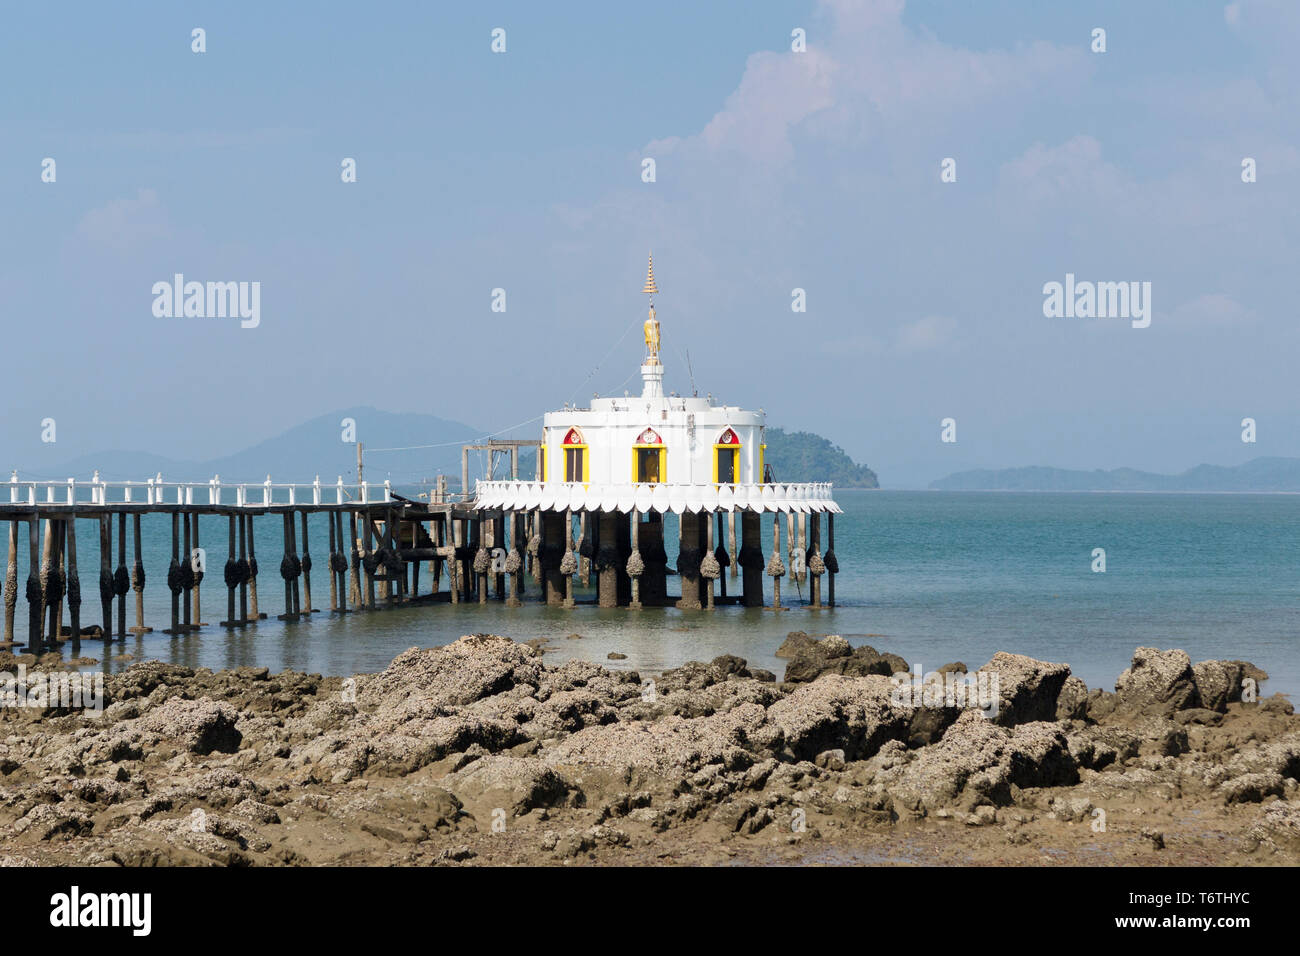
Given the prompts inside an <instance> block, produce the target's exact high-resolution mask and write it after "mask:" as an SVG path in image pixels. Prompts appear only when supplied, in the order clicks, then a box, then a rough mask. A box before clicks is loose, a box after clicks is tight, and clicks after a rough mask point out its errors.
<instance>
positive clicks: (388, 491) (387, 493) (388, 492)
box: [384, 478, 393, 501]
mask: <svg viewBox="0 0 1300 956" xmlns="http://www.w3.org/2000/svg"><path fill="white" fill-rule="evenodd" d="M392 491H393V486H392V485H391V484H390V483H389V481H388V479H387V478H385V479H384V500H385V501H392V500H393V497H392Z"/></svg>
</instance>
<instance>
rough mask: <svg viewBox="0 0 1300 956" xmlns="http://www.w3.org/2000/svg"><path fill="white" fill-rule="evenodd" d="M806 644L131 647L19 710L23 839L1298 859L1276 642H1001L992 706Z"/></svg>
mask: <svg viewBox="0 0 1300 956" xmlns="http://www.w3.org/2000/svg"><path fill="white" fill-rule="evenodd" d="M781 656H783V657H785V658H787V661H788V663H787V666H786V672H785V674H784V675H783V676H782V679H780V680H778V679H777V677H776V676H775V675H774V674H771V673H769V672H765V671H762V670H758V669H751V668H749V666H748V665H747V664H746V662H745V661H743V660H742V659H740V658H738V657H732V656H723V657H719V658H716V659H714V660H712V661H710V662H707V663H689V664H686V665H684V666H682V667H680V668H676V669H674V670H671V671H667V672H665V673H663V674H660V675H655V676H654V677H653V678H651V677H646V678H642V676H641V675H639V674H636V673H630V672H611V671H608V670H606V669H604V668H602V667H600V666H598V665H596V664H593V663H589V662H584V661H578V660H571V661H568V662H566V663H564V664H562V665H559V666H551V665H548V664H546V662H545V660H544V655H543V654H542V653H541V651H540V650H539V649H538V648H536V647H533V646H530V645H527V644H520V643H516V642H514V641H512V640H510V639H508V638H505V637H498V636H492V635H471V636H467V637H464V638H462V639H460V640H459V641H456V642H455V643H453V644H449V645H446V646H443V647H437V648H431V649H418V648H412V649H410V650H408V651H406V652H404V653H402V654H400V655H399V656H398V657H397V658H396V659H394V660H393V662H392V663H391V664H390V665H389V666H388V667H387V668H386V669H385V670H384V671H382V672H380V673H377V674H370V675H360V676H358V677H356V678H350V679H340V678H322V677H321V676H320V675H315V674H303V673H296V672H289V671H286V672H282V673H278V674H273V673H269V672H268V671H267V670H266V669H264V668H237V669H233V670H223V671H215V672H214V671H210V670H205V669H197V670H195V669H190V668H186V667H181V666H177V665H171V664H162V663H159V662H156V661H146V662H142V663H138V664H134V665H132V666H131V667H129V668H128V669H127V670H126V671H124V672H123V673H121V674H117V675H112V676H110V677H108V678H107V679H106V680H105V686H104V697H105V700H104V703H105V706H104V708H103V711H102V713H100V714H98V715H93V714H88V713H85V712H84V711H78V710H72V709H59V708H58V707H50V706H46V707H5V708H3V709H0V863H3V864H6V865H31V864H73V865H106V866H114V865H122V866H136V865H158V864H164V865H320V864H342V865H375V866H379V865H382V866H391V865H414V866H423V865H507V864H510V865H518V864H539V865H697V864H702V865H861V864H869V865H903V866H905V865H915V864H934V863H939V864H953V865H984V864H1012V865H1018V864H1024V865H1036V866H1037V865H1056V864H1060V865H1066V864H1075V865H1099V866H1110V865H1115V864H1144V865H1160V864H1182V865H1197V864H1200V863H1205V864H1210V863H1213V864H1216V865H1223V864H1229V865H1287V866H1294V865H1296V864H1297V863H1298V862H1300V792H1298V788H1300V783H1298V782H1297V780H1298V777H1300V719H1298V718H1297V717H1296V716H1295V715H1294V713H1293V710H1292V707H1291V705H1290V703H1289V702H1288V701H1286V700H1285V699H1284V698H1282V697H1280V696H1274V697H1268V698H1263V699H1251V698H1252V696H1253V695H1252V694H1251V693H1250V689H1251V687H1252V686H1253V684H1254V682H1256V681H1262V679H1263V677H1264V675H1263V672H1262V671H1260V670H1259V668H1257V667H1255V666H1254V665H1253V664H1250V663H1247V662H1244V661H1203V662H1199V663H1196V664H1193V663H1192V662H1191V661H1190V660H1189V659H1188V657H1187V655H1186V654H1185V653H1183V652H1182V651H1178V650H1159V649H1154V648H1139V649H1138V650H1137V652H1136V653H1135V655H1134V658H1133V663H1132V665H1131V666H1130V667H1129V668H1128V669H1127V670H1125V671H1124V672H1123V673H1122V674H1121V675H1119V678H1118V679H1117V681H1116V684H1115V689H1114V690H1102V689H1096V688H1094V689H1089V688H1087V687H1086V686H1084V685H1083V683H1082V682H1081V681H1079V680H1078V679H1077V678H1075V677H1072V676H1071V675H1070V672H1069V667H1068V665H1066V664H1061V663H1051V662H1044V661H1037V660H1033V659H1031V658H1028V657H1024V656H1021V655H1016V654H1012V653H1005V652H1001V653H999V654H997V655H995V656H994V657H993V659H992V660H990V661H989V662H988V663H986V664H984V665H983V666H982V667H980V668H978V669H977V670H975V671H972V672H971V673H970V675H968V676H970V677H972V678H974V677H975V676H977V675H982V676H983V678H990V677H992V676H993V675H996V681H995V682H993V684H992V685H990V684H989V683H988V682H987V681H986V682H985V684H984V686H986V687H987V686H994V687H995V688H996V693H997V700H996V707H994V708H992V709H991V710H986V711H981V710H978V709H975V708H972V707H969V706H956V705H951V704H950V703H949V701H948V700H947V699H946V698H945V697H944V696H943V695H942V694H936V695H931V696H923V697H920V698H917V699H908V700H903V701H900V698H899V684H900V680H899V678H898V677H895V676H894V675H896V674H898V673H900V672H902V671H904V670H906V662H905V661H903V660H902V659H901V658H898V657H897V656H896V655H890V654H880V653H878V652H877V651H875V650H874V649H872V648H871V647H869V646H860V647H857V648H853V647H851V646H850V645H849V643H848V642H847V641H845V640H844V639H843V638H841V637H838V636H830V637H826V638H824V639H821V640H818V639H815V638H812V637H809V636H808V635H804V634H801V633H799V632H795V633H793V634H791V635H790V638H789V639H788V640H787V642H786V644H785V645H784V646H783V647H782V651H781ZM17 663H19V661H18V660H17V659H6V660H0V670H5V669H8V670H10V671H12V670H13V669H14V667H15V666H16V664H17ZM25 663H26V664H27V665H28V666H29V667H33V666H35V665H37V664H39V663H42V662H39V661H30V662H25ZM943 672H944V673H949V674H965V672H966V666H965V664H963V663H961V662H953V663H952V664H950V665H946V668H945V669H943ZM974 683H976V682H975V681H974V680H972V684H974ZM1243 689H1244V690H1245V699H1243Z"/></svg>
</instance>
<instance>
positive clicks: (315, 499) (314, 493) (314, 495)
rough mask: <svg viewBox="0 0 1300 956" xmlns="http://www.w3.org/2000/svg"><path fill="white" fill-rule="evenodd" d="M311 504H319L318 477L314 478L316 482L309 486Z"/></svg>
mask: <svg viewBox="0 0 1300 956" xmlns="http://www.w3.org/2000/svg"><path fill="white" fill-rule="evenodd" d="M311 503H312V504H314V505H318V504H320V475H317V476H316V480H315V482H313V483H312V486H311Z"/></svg>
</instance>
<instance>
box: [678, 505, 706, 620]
mask: <svg viewBox="0 0 1300 956" xmlns="http://www.w3.org/2000/svg"><path fill="white" fill-rule="evenodd" d="M700 559H701V555H700V516H699V515H698V514H695V513H694V512H691V511H683V512H682V513H681V514H680V515H678V516H677V580H678V582H679V583H680V584H681V596H680V597H679V598H678V599H677V606H678V607H679V608H682V609H683V610H691V611H698V610H699V609H700V607H701V602H700V590H701V589H700Z"/></svg>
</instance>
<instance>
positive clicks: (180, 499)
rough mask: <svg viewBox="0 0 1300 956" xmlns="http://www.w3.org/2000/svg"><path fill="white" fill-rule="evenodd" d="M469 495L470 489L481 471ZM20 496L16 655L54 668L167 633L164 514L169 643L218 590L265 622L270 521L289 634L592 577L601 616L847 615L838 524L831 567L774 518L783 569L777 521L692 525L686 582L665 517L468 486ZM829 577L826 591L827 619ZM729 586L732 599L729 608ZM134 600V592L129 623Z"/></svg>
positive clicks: (11, 573)
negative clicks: (214, 526)
mask: <svg viewBox="0 0 1300 956" xmlns="http://www.w3.org/2000/svg"><path fill="white" fill-rule="evenodd" d="M503 444H506V443H503ZM515 444H516V445H518V444H525V443H515ZM529 444H531V443H529ZM471 447H476V446H471ZM510 457H511V471H512V476H513V477H514V478H516V479H517V477H518V448H517V447H515V448H512V449H510ZM488 477H489V479H490V478H491V475H490V474H489V476H488ZM463 481H464V482H465V483H466V484H468V473H467V472H466V474H465V475H464V476H463ZM4 488H5V486H4V485H3V484H0V489H4ZM7 490H8V495H7V496H6V495H5V494H4V491H3V490H0V521H3V522H7V524H8V536H7V544H8V549H7V563H6V566H5V582H4V631H3V634H0V646H2V647H7V648H16V647H20V646H21V647H25V649H26V650H27V651H29V652H32V653H38V654H39V653H42V652H44V651H47V650H52V649H55V648H56V647H58V646H60V645H61V644H63V643H64V642H65V641H70V642H71V646H72V649H73V651H74V653H79V647H80V642H81V640H83V639H98V640H103V641H112V640H114V639H117V640H124V639H125V637H126V635H127V634H128V633H131V634H136V635H139V634H145V633H149V632H150V631H152V630H153V625H151V624H147V623H146V621H145V602H144V589H145V587H146V584H147V583H149V582H147V580H146V573H145V556H144V554H143V553H142V550H141V549H142V538H141V519H142V517H143V516H144V515H151V514H152V515H169V516H170V518H171V546H170V556H169V563H168V565H167V573H166V576H165V579H164V580H163V581H161V582H159V583H160V584H162V585H163V586H165V587H166V588H167V589H168V590H169V591H170V592H171V614H170V620H169V621H166V622H164V623H165V625H166V626H164V627H163V628H162V629H161V630H162V632H163V633H166V634H171V635H180V634H186V633H190V632H193V631H196V630H198V629H200V628H203V627H209V626H212V625H210V624H205V623H204V614H205V612H204V609H203V604H202V600H201V596H202V592H203V591H204V590H205V589H206V590H207V592H208V593H209V594H211V593H212V591H213V590H214V588H215V589H216V590H217V591H219V592H220V591H224V592H225V593H224V598H225V601H224V608H221V615H220V618H219V623H218V624H217V625H216V626H218V627H223V628H244V627H247V626H249V625H250V624H256V622H258V621H259V620H262V619H265V618H266V617H267V615H268V613H270V611H269V610H268V609H267V608H268V600H267V598H268V596H269V595H270V594H271V593H276V592H278V590H279V589H277V588H270V589H268V588H267V586H266V584H267V582H266V577H267V574H266V571H267V570H268V567H264V566H262V565H259V563H258V562H259V555H258V554H257V552H256V547H255V538H254V534H253V531H254V521H255V519H259V518H260V519H262V522H265V521H266V520H274V517H273V516H278V518H279V520H280V522H281V524H282V532H281V535H280V538H281V540H282V541H283V551H282V552H281V553H279V554H270V555H268V554H262V555H260V558H261V560H262V561H263V562H266V565H267V566H269V568H276V565H275V559H276V558H277V557H278V558H279V564H278V575H279V578H280V580H281V583H282V585H283V595H284V597H283V601H282V602H280V601H276V602H275V603H276V604H278V605H279V608H278V609H279V610H280V611H281V613H278V614H277V615H276V616H277V617H278V618H279V619H280V620H284V621H296V620H299V619H302V618H305V617H308V616H310V615H313V614H319V613H323V611H322V610H320V609H317V608H316V607H315V604H317V603H320V604H322V605H324V604H325V601H323V600H321V598H322V597H323V596H324V591H325V590H327V591H328V604H327V606H326V608H325V609H324V612H327V613H329V614H346V613H349V612H353V611H372V610H380V609H383V608H387V607H392V606H397V605H409V604H413V603H428V604H432V603H451V604H460V603H466V602H470V603H479V604H483V603H486V602H488V601H489V600H492V601H501V602H504V603H505V604H506V605H507V606H511V607H518V606H521V605H522V604H523V603H524V602H525V601H526V600H528V599H529V598H532V599H533V600H537V601H543V602H545V603H548V604H552V605H557V606H561V607H573V606H574V605H575V601H574V580H573V579H574V577H575V576H577V577H579V579H580V580H581V581H582V583H583V584H587V583H589V580H590V578H591V576H593V575H594V576H595V577H596V579H597V585H596V593H597V599H596V603H597V604H599V605H600V606H602V607H616V606H622V607H629V608H641V607H652V606H665V605H668V604H675V606H677V607H681V608H689V609H694V608H708V609H712V608H714V607H715V606H717V605H719V604H742V605H745V606H753V607H762V606H765V605H764V598H763V581H762V579H763V577H764V576H769V577H772V579H773V601H772V604H771V605H768V606H770V607H772V608H774V609H781V608H783V607H784V605H782V603H781V600H782V598H781V581H782V578H783V577H787V576H788V578H789V584H790V585H797V586H798V587H799V588H800V590H801V591H802V585H803V583H804V581H805V580H808V603H809V606H810V607H813V608H819V607H823V606H833V605H834V602H835V584H834V574H835V572H836V571H837V570H838V566H837V565H836V563H835V557H834V516H833V515H831V514H828V515H827V518H828V525H827V534H828V536H829V547H828V549H827V551H826V554H825V556H824V558H823V556H822V555H821V554H820V553H819V552H820V547H821V522H820V515H818V514H815V513H814V514H811V515H806V514H797V515H796V514H793V513H791V514H786V515H784V516H783V515H782V514H781V513H775V514H773V515H772V518H773V522H772V531H773V536H774V537H773V539H772V540H773V550H772V554H771V558H770V560H768V559H766V558H765V557H764V551H763V546H762V540H761V538H762V535H761V524H760V521H761V519H762V517H763V513H762V512H761V511H753V510H747V511H733V512H728V513H722V512H719V513H717V514H716V516H715V515H712V514H692V513H690V512H687V513H684V514H681V515H679V518H680V540H679V542H678V545H679V547H678V560H677V567H676V569H675V570H674V571H671V572H670V571H669V569H668V555H667V552H666V550H665V548H664V543H665V542H664V540H663V530H664V524H663V520H662V519H663V515H662V514H659V513H654V512H650V513H641V512H639V511H637V510H633V511H632V512H631V513H626V512H623V511H617V510H614V511H606V510H603V509H596V510H593V511H588V510H585V509H579V510H578V511H577V512H576V513H575V511H574V510H567V511H564V510H559V511H557V510H554V509H551V510H543V509H536V508H535V509H531V510H525V509H516V508H503V507H495V508H484V507H479V506H478V505H476V503H475V499H474V497H473V496H472V495H471V494H469V493H468V489H462V493H461V494H460V495H458V496H454V495H450V494H448V493H447V491H446V482H445V479H439V482H438V485H437V487H436V488H434V489H431V490H430V491H429V493H428V494H427V496H424V498H423V500H421V499H412V498H406V497H403V496H401V495H399V494H397V493H395V492H394V491H393V490H392V488H391V486H390V484H389V483H388V482H384V483H383V484H376V483H373V482H364V481H363V482H361V483H360V484H357V485H345V484H344V483H343V480H342V479H341V478H340V479H339V480H338V481H337V482H336V483H335V484H333V485H328V484H322V483H321V482H320V480H319V479H317V480H316V481H314V482H312V483H310V484H277V483H273V482H272V481H271V480H270V479H269V478H268V479H267V480H266V481H265V482H263V483H261V484H223V483H222V482H221V480H220V478H213V479H211V480H209V481H207V482H164V481H162V480H161V477H156V478H152V479H149V480H148V481H143V482H108V481H102V480H99V478H98V475H96V476H95V478H94V479H92V480H91V481H89V482H86V481H82V482H78V481H74V480H72V479H68V480H66V481H64V482H50V481H21V480H19V478H18V476H17V475H16V474H15V475H14V476H13V477H12V478H11V479H10V481H9V483H8V487H7ZM6 498H7V500H5V499H6ZM313 515H324V516H326V518H327V521H326V524H327V527H328V529H329V530H328V536H327V537H326V538H325V539H324V540H316V539H311V538H309V534H308V528H309V522H308V518H309V517H310V516H313ZM200 516H211V517H223V518H225V519H226V521H225V522H224V525H225V530H226V534H225V536H224V537H225V540H224V541H221V540H216V541H211V540H206V539H205V540H204V541H203V542H202V543H201V542H200V540H199V518H200ZM783 517H784V520H783ZM715 518H716V522H715ZM796 519H797V520H796ZM808 519H811V520H808ZM76 522H95V523H97V525H98V531H99V554H98V561H97V562H96V556H95V555H94V554H85V553H83V554H81V555H78V553H77V538H76V535H75V534H74V533H72V531H73V529H74V528H75V527H76ZM715 523H716V529H715ZM783 523H784V524H786V526H787V528H786V532H787V533H786V541H787V548H786V556H787V557H788V558H790V559H791V560H790V562H789V566H788V567H787V565H786V563H785V562H784V561H783V560H782V552H781V547H780V535H781V526H782V524H783ZM738 525H739V529H738V528H737V526H738ZM259 526H260V527H264V524H261V523H259ZM208 528H209V529H210V528H211V522H208ZM737 530H739V532H740V536H739V540H738V538H737ZM738 545H739V547H738ZM313 547H315V548H316V549H318V550H317V557H318V558H323V560H321V561H320V563H317V562H315V561H314V560H313V557H312V548H313ZM322 548H324V549H326V550H325V551H324V553H323V554H322V552H321V550H320V549H322ZM24 549H25V550H26V553H27V559H28V569H29V570H28V575H27V579H26V581H25V582H23V596H24V598H25V600H26V603H27V613H28V617H27V627H26V635H25V636H26V640H25V641H24V640H20V639H18V638H16V636H15V624H16V615H17V613H18V604H19V601H18V597H19V582H18V577H17V575H18V557H19V554H20V552H21V551H22V550H24ZM164 557H167V556H166V555H164ZM805 558H806V560H805ZM79 562H80V563H79ZM426 563H427V565H428V573H429V578H428V583H427V585H425V586H424V587H423V590H422V585H421V580H420V577H421V573H420V572H421V567H422V566H424V565H425V564H426ZM96 569H97V580H98V584H99V588H98V592H99V607H98V609H97V612H96V611H95V610H93V609H92V610H88V611H87V613H83V606H82V605H83V600H82V599H83V591H82V580H83V578H85V577H87V576H89V577H90V579H91V580H92V581H93V580H95V579H96V577H95V576H96ZM313 571H315V583H316V585H317V591H316V594H315V595H313V592H312V583H313ZM275 573H276V571H275V570H272V571H271V574H275ZM823 573H824V574H826V575H827V577H828V581H827V584H828V594H827V597H828V601H827V602H826V604H825V605H823V603H822V599H821V580H820V576H821V575H822V574H823ZM670 574H675V575H676V576H677V577H678V578H679V580H680V582H681V588H680V595H679V596H678V597H677V598H676V600H675V601H674V600H673V599H671V598H670V597H669V595H668V592H667V578H668V576H669V575H670ZM322 577H323V579H324V580H323V581H322ZM530 577H531V578H532V581H533V584H532V585H531V586H529V585H528V584H527V581H528V579H529V578H530ZM728 577H730V579H731V586H730V588H729V587H728V580H727V579H728ZM259 583H261V584H262V585H263V587H262V590H261V591H260V593H259V588H258V585H259ZM322 585H324V589H323V590H322ZM715 586H716V588H717V589H720V592H721V593H720V594H715ZM129 592H134V599H133V600H132V601H131V602H130V603H131V604H132V605H133V608H132V612H133V613H132V614H131V615H130V617H131V621H132V623H131V624H130V626H128V623H127V620H128V607H127V604H128V593H129ZM91 593H93V591H92V592H91ZM788 598H789V590H787V600H788ZM115 605H116V606H115ZM218 606H219V607H220V605H218ZM92 608H93V605H92ZM65 610H66V617H67V623H66V625H65V623H64V620H65ZM212 613H213V612H212V611H211V610H209V612H208V614H209V615H211V614H212ZM92 621H93V622H94V623H90V622H92Z"/></svg>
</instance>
